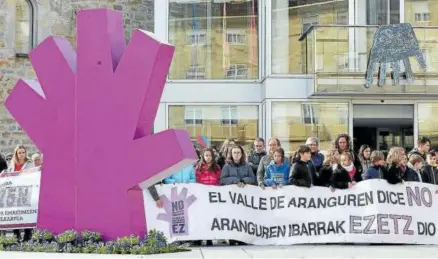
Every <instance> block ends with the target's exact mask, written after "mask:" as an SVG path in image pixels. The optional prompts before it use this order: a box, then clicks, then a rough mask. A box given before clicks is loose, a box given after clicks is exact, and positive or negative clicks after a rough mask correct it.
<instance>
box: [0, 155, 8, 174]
mask: <svg viewBox="0 0 438 259" xmlns="http://www.w3.org/2000/svg"><path fill="white" fill-rule="evenodd" d="M6 169H8V163H7V162H6V159H5V158H4V157H3V156H2V155H0V172H3V170H6Z"/></svg>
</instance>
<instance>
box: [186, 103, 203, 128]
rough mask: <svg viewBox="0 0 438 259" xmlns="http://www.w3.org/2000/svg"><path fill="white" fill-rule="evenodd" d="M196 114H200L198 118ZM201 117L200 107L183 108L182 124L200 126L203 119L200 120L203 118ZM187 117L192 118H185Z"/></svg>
mask: <svg viewBox="0 0 438 259" xmlns="http://www.w3.org/2000/svg"><path fill="white" fill-rule="evenodd" d="M197 113H199V114H200V118H197ZM188 114H191V115H192V116H187V115H188ZM202 115H203V114H202V107H198V106H184V124H185V125H190V126H196V125H202V124H203V118H202V117H203V116H202ZM187 117H192V118H187ZM188 122H189V123H188ZM190 122H191V123H190Z"/></svg>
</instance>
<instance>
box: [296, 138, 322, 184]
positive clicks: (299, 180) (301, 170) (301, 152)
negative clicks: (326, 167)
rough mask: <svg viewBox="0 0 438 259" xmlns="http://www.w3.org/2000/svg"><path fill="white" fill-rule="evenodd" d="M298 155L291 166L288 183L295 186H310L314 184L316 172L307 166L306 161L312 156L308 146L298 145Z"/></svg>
mask: <svg viewBox="0 0 438 259" xmlns="http://www.w3.org/2000/svg"><path fill="white" fill-rule="evenodd" d="M297 154H298V156H299V159H300V160H298V161H296V162H295V163H294V165H293V166H292V168H291V173H290V179H289V183H290V184H292V185H296V186H302V187H311V186H312V185H315V182H316V180H317V179H316V174H315V173H314V172H313V173H312V171H311V170H309V167H308V166H307V162H309V160H310V159H311V158H312V154H311V153H310V148H309V147H308V146H300V147H299V148H298V150H297Z"/></svg>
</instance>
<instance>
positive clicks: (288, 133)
mask: <svg viewBox="0 0 438 259" xmlns="http://www.w3.org/2000/svg"><path fill="white" fill-rule="evenodd" d="M29 3H30V5H29ZM5 6H6V8H5ZM20 6H24V7H20ZM29 6H30V7H31V8H33V9H32V10H33V11H28V10H27V9H26V7H27V8H29ZM103 6H105V7H110V8H113V9H117V10H122V11H123V12H124V13H125V17H126V18H125V24H126V27H127V36H129V35H130V32H131V31H132V29H133V28H143V29H147V30H154V32H155V34H156V35H157V36H158V37H159V38H160V39H162V40H165V41H168V42H170V43H171V44H173V45H174V46H175V47H176V52H175V56H174V60H173V63H172V67H171V71H170V73H169V76H168V81H167V84H166V87H165V90H164V94H163V97H162V100H161V103H160V106H159V110H158V113H157V117H156V120H155V126H154V131H155V132H158V131H161V130H165V129H168V128H179V129H186V130H187V131H188V132H189V134H190V136H191V137H192V139H193V141H194V142H196V137H197V136H201V135H202V136H207V137H208V138H209V139H210V140H211V142H212V143H213V145H214V146H216V147H218V148H219V147H220V145H221V143H222V142H223V141H224V140H225V139H227V138H234V139H236V140H237V141H239V142H240V143H242V144H244V145H245V146H246V147H247V148H250V145H251V143H252V140H253V139H254V138H255V137H258V136H261V137H264V138H269V137H271V136H276V137H278V138H279V139H280V140H281V142H282V145H283V147H284V148H285V150H286V152H288V153H291V152H293V151H294V150H295V149H296V147H297V146H298V145H300V144H303V143H304V142H305V140H306V138H307V137H309V136H316V137H318V138H319V139H320V140H321V149H322V150H327V149H328V148H329V147H330V143H331V142H332V141H333V139H334V138H335V137H336V135H337V134H339V133H349V134H350V135H352V136H353V137H354V138H355V146H359V145H360V144H364V143H366V144H370V145H372V146H373V147H374V148H378V149H384V150H385V149H389V148H390V147H392V146H405V147H406V148H411V147H413V146H414V145H415V143H414V142H415V141H414V140H415V139H416V138H417V137H418V136H428V137H430V138H431V139H432V141H434V142H436V141H438V122H437V120H436V119H435V118H434V115H435V114H436V112H438V102H436V101H435V100H436V97H437V96H438V81H437V80H438V78H437V77H438V58H437V57H438V27H437V26H438V11H437V10H438V1H436V0H155V1H154V0H149V1H146V0H132V1H131V0H130V1H122V0H112V1H111V0H110V1H91V0H89V1H86V0H80V1H77V0H74V1H73V0H68V1H66V0H50V1H49V0H41V1H35V2H33V1H32V0H0V93H1V94H0V98H1V100H4V99H5V97H6V96H7V93H8V91H9V90H10V89H11V88H12V87H13V85H14V83H15V82H16V80H17V79H18V78H20V77H29V78H31V77H34V74H33V72H32V69H31V67H30V65H29V62H28V60H27V56H26V55H25V54H26V53H28V51H29V49H30V48H31V47H32V46H35V44H36V43H38V42H41V40H43V39H44V38H46V37H47V36H49V35H64V36H67V37H68V38H69V39H71V40H72V41H73V39H74V28H75V27H74V18H73V17H74V12H75V11H76V10H78V9H80V8H87V7H103ZM21 13H23V14H25V15H21ZM26 15H27V16H26ZM395 23H410V24H411V25H412V26H413V27H414V31H415V33H416V35H417V38H418V41H419V45H420V49H421V51H422V53H423V55H424V57H425V59H426V62H427V66H428V69H427V71H426V72H423V71H421V69H420V67H419V65H418V62H417V61H416V60H415V59H414V58H412V59H411V64H412V70H413V73H414V79H415V81H414V82H412V83H408V82H406V80H401V82H400V85H396V86H393V85H392V80H391V78H390V76H391V75H390V74H389V73H388V80H387V81H386V85H384V86H383V87H377V86H376V83H375V84H374V85H373V86H372V87H371V88H369V89H365V88H364V84H365V72H366V68H367V62H368V56H369V51H370V48H371V46H372V43H373V37H374V33H375V31H376V30H377V28H378V26H379V25H385V24H395ZM3 29H4V30H5V32H4V33H2V31H3ZM403 71H404V68H403V67H402V72H403ZM375 79H377V71H375ZM375 81H376V80H375ZM1 109H2V110H1V111H0V127H2V130H1V132H2V135H1V137H0V151H3V150H7V149H10V148H11V147H12V146H13V145H15V144H17V143H25V144H31V143H30V142H29V140H27V138H26V137H25V134H24V133H23V132H21V129H20V128H19V127H18V125H16V123H15V122H14V121H13V119H12V118H11V117H10V116H9V114H7V111H6V110H5V109H4V106H2V108H1Z"/></svg>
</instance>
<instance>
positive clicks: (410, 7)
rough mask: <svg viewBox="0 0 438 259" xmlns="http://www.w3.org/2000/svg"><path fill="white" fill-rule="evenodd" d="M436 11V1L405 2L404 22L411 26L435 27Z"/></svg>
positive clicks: (418, 0)
mask: <svg viewBox="0 0 438 259" xmlns="http://www.w3.org/2000/svg"><path fill="white" fill-rule="evenodd" d="M436 10H438V1H436V0H405V22H406V23H411V24H412V26H437V25H438V15H437V12H436Z"/></svg>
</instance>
